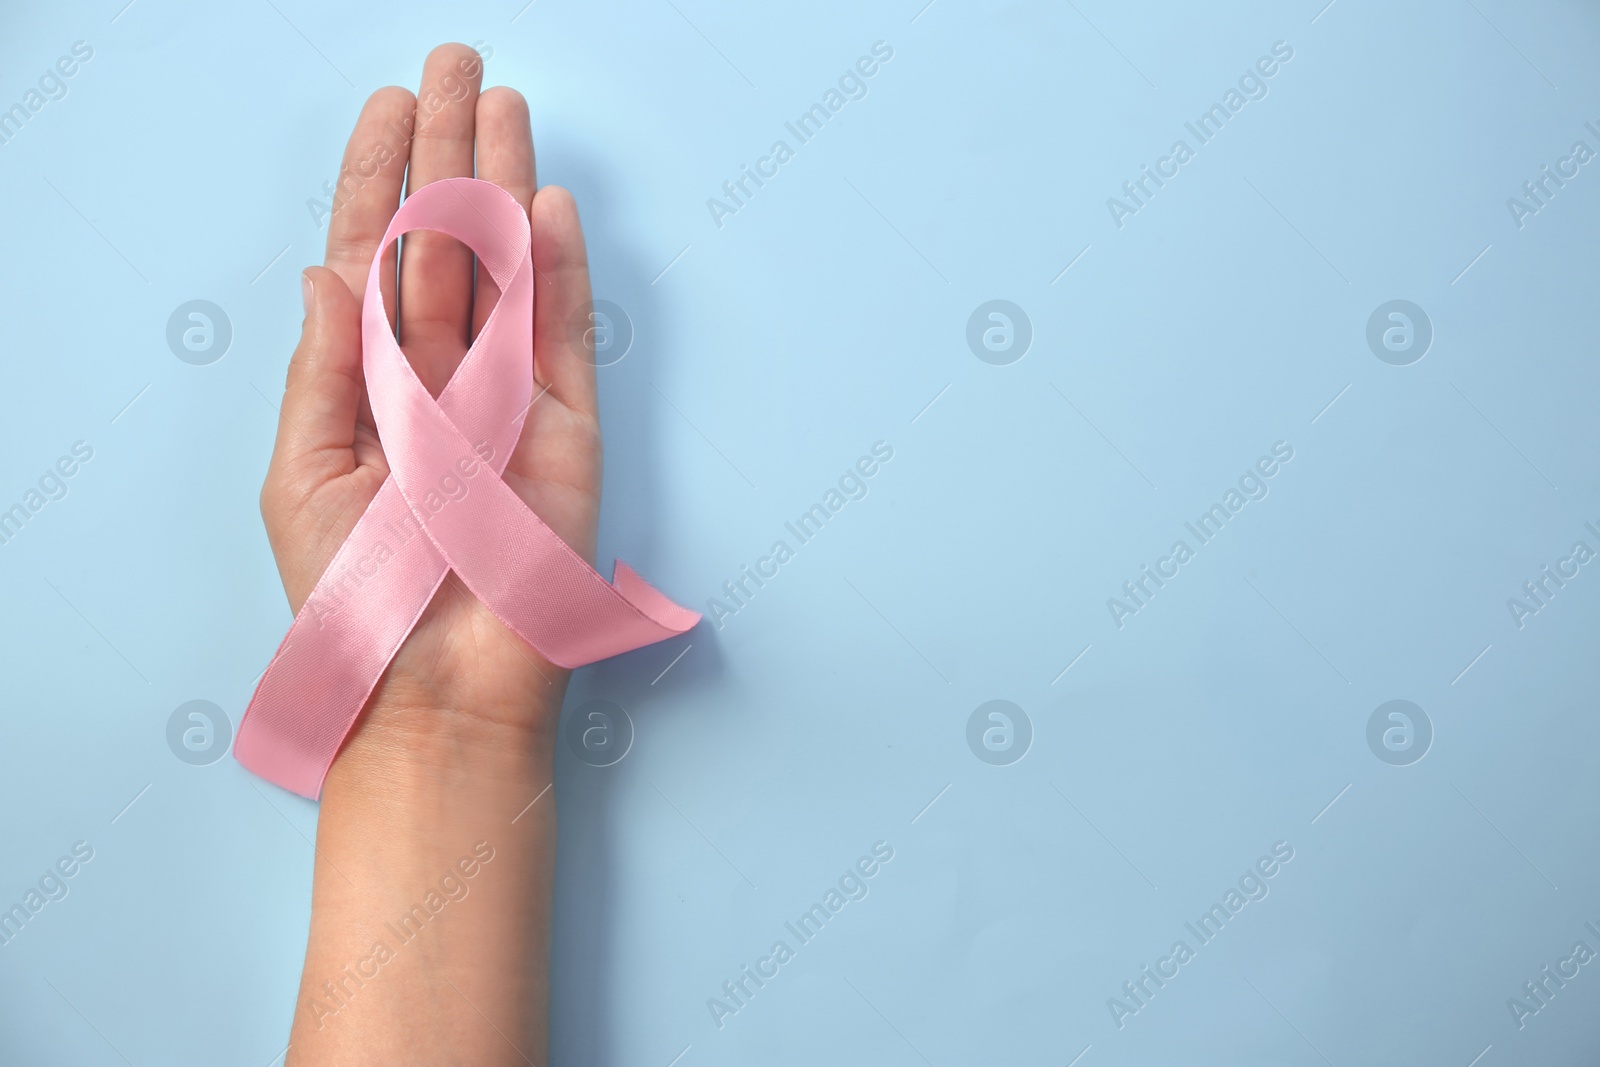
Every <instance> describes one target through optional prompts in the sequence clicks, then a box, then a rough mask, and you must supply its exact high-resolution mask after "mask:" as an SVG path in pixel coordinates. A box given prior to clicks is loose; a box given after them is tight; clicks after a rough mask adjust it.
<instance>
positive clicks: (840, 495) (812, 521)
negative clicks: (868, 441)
mask: <svg viewBox="0 0 1600 1067" xmlns="http://www.w3.org/2000/svg"><path fill="white" fill-rule="evenodd" d="M893 458H894V448H893V447H892V446H891V445H890V444H889V442H887V441H874V442H873V443H872V454H871V455H870V456H861V457H860V458H858V459H857V460H856V462H855V464H854V466H852V467H849V468H847V469H846V470H845V472H844V473H843V474H841V475H840V476H839V481H838V488H834V487H833V486H829V487H828V490H827V492H825V493H823V494H822V499H821V500H820V501H819V502H817V503H815V504H812V505H811V507H810V508H808V509H807V510H805V511H803V512H801V513H800V515H799V517H798V518H796V519H795V520H794V521H793V522H786V523H784V524H783V528H784V529H785V530H787V531H788V532H789V534H790V536H792V537H793V538H794V542H795V543H794V545H793V546H791V545H790V544H789V542H788V541H787V540H784V539H783V538H779V539H778V540H776V541H774V542H773V543H772V547H771V548H770V549H768V550H767V554H766V555H765V556H762V557H760V558H759V559H757V560H756V562H755V567H754V568H751V567H750V566H748V565H743V564H741V565H740V567H739V576H738V577H737V578H732V579H729V580H728V581H726V582H723V583H722V592H723V593H724V594H725V595H726V596H727V600H721V599H719V598H717V597H715V596H713V597H711V598H709V599H708V600H707V601H706V612H705V614H706V617H707V618H708V619H710V620H711V621H712V622H714V623H716V624H717V629H719V630H720V629H722V627H723V625H724V623H723V620H724V619H726V618H728V617H729V616H730V615H737V614H739V612H741V611H743V610H744V609H745V608H746V607H748V606H749V605H750V601H752V600H754V599H755V595H756V594H757V593H758V592H760V591H761V590H762V589H763V588H765V587H766V584H767V582H768V581H770V580H771V579H773V578H776V577H777V576H778V573H779V568H781V567H782V566H783V565H784V564H785V563H788V562H789V561H790V560H791V559H794V557H795V551H796V549H797V548H798V547H799V546H801V545H806V544H809V543H810V542H811V540H812V539H813V538H815V537H816V536H817V534H819V533H821V532H822V528H823V527H824V526H825V525H827V523H828V520H830V519H832V518H833V517H834V516H835V515H838V514H839V512H841V511H843V510H844V506H845V505H846V504H848V503H849V502H850V501H852V500H865V499H866V497H867V491H868V490H867V479H869V478H871V477H872V476H873V475H875V474H877V473H878V471H880V470H882V469H883V468H882V464H885V463H888V462H889V461H890V460H891V459H893ZM769 568H770V569H769ZM752 583H754V586H755V588H753V589H752V588H751V584H752Z"/></svg>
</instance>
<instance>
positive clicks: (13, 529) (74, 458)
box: [0, 441, 94, 545]
mask: <svg viewBox="0 0 1600 1067" xmlns="http://www.w3.org/2000/svg"><path fill="white" fill-rule="evenodd" d="M93 458H94V447H93V446H92V445H90V444H89V442H87V441H74V442H73V443H72V454H71V455H65V456H62V457H60V458H59V459H57V460H56V461H55V462H54V463H52V464H51V465H50V466H48V467H46V468H45V470H44V473H43V474H41V475H39V481H38V483H37V485H35V486H31V487H29V489H28V490H27V492H25V493H23V494H22V499H21V500H20V501H18V502H17V503H15V504H12V505H11V506H10V507H9V508H5V509H4V510H0V545H9V544H10V543H11V541H12V539H13V538H14V537H16V536H17V535H18V534H19V533H21V532H22V528H23V527H24V526H25V525H27V523H28V521H29V520H31V519H32V518H33V517H34V516H35V515H37V514H39V512H41V511H43V510H44V508H45V505H46V504H49V503H50V502H51V501H54V500H63V499H65V498H66V495H67V492H68V490H69V486H68V485H67V481H68V479H70V478H71V477H72V476H73V475H75V474H77V473H78V471H79V470H80V469H81V468H82V466H83V464H85V463H88V462H89V461H90V460H91V459H93Z"/></svg>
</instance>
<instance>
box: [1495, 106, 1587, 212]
mask: <svg viewBox="0 0 1600 1067" xmlns="http://www.w3.org/2000/svg"><path fill="white" fill-rule="evenodd" d="M1583 126H1584V129H1586V130H1588V131H1589V133H1590V134H1592V135H1593V136H1594V137H1595V138H1596V140H1597V143H1600V127H1596V126H1595V124H1594V122H1593V121H1590V122H1585V123H1584V124H1583ZM1594 157H1595V150H1594V149H1593V148H1590V147H1589V142H1588V141H1582V140H1579V141H1574V142H1573V143H1572V148H1571V149H1570V150H1569V151H1568V152H1567V154H1566V155H1564V156H1562V157H1561V158H1560V159H1558V160H1556V165H1555V169H1554V171H1552V170H1551V168H1550V164H1548V163H1544V164H1541V165H1540V167H1539V175H1538V177H1535V178H1530V179H1528V180H1527V181H1525V182H1523V183H1522V197H1515V196H1511V197H1507V198H1506V210H1507V211H1509V212H1510V213H1511V221H1512V222H1514V223H1516V226H1517V229H1519V230H1520V229H1522V228H1523V227H1524V226H1526V225H1527V224H1528V221H1527V220H1528V219H1531V218H1532V217H1533V216H1535V215H1537V214H1538V213H1539V212H1540V211H1541V210H1543V209H1544V208H1547V207H1549V206H1550V201H1551V200H1554V199H1555V196H1556V194H1557V193H1559V192H1560V191H1561V190H1562V189H1564V188H1566V184H1567V182H1569V181H1571V180H1572V179H1574V178H1576V177H1577V176H1578V175H1579V173H1581V169H1582V167H1583V165H1584V164H1585V163H1588V162H1589V161H1590V160H1591V159H1593V158H1594Z"/></svg>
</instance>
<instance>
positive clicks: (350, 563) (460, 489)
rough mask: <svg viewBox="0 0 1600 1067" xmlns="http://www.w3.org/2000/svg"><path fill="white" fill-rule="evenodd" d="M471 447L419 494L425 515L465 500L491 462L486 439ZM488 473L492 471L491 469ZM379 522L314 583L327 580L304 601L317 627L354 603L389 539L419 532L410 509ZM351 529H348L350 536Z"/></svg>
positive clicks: (398, 541)
mask: <svg viewBox="0 0 1600 1067" xmlns="http://www.w3.org/2000/svg"><path fill="white" fill-rule="evenodd" d="M473 447H474V448H475V449H476V450H477V452H476V454H475V455H466V456H460V457H457V459H456V460H455V462H454V463H453V464H448V463H447V464H446V465H445V467H444V473H443V474H441V475H439V477H438V479H437V480H436V481H435V483H434V484H435V488H431V489H429V490H428V491H427V492H426V493H424V494H422V500H421V501H420V502H419V504H420V506H421V507H422V508H423V509H424V510H426V511H427V513H428V514H429V515H437V514H438V513H439V512H441V511H443V510H444V509H445V508H446V507H448V506H449V505H450V504H451V503H452V502H455V501H460V500H465V499H466V498H467V494H468V493H470V492H471V491H472V487H471V485H470V484H469V482H468V479H471V478H473V477H475V476H476V475H477V474H478V472H479V471H482V470H484V469H485V468H486V467H487V466H488V464H490V463H492V462H494V449H493V448H491V447H490V446H489V443H488V442H486V441H480V442H478V443H477V444H476V445H474V446H473ZM458 471H459V472H460V473H459V475H458V474H457V472H458ZM490 473H491V475H492V474H493V469H492V468H490ZM383 525H384V528H383V529H382V530H377V531H359V532H361V533H362V534H364V535H367V536H370V537H371V541H370V542H367V541H363V542H360V543H358V544H356V545H355V546H354V549H353V551H352V552H351V554H350V557H349V558H348V559H346V560H344V561H341V560H340V558H339V557H338V556H335V557H334V561H333V563H331V564H329V565H328V570H327V572H326V573H325V574H324V575H323V577H322V581H321V582H319V583H318V586H319V588H320V587H321V585H322V583H323V582H325V583H327V590H326V593H325V594H324V595H321V596H314V597H312V598H311V599H309V600H307V601H306V603H307V605H309V606H310V608H311V614H312V617H313V618H315V619H316V620H317V625H318V626H321V625H322V620H323V619H325V618H327V617H328V616H330V615H332V614H334V613H335V612H339V611H343V610H344V609H345V608H347V607H349V606H350V605H351V604H352V603H354V602H355V599H356V594H357V593H358V592H359V591H360V590H361V589H362V588H363V587H364V586H366V585H367V584H368V583H370V582H371V581H372V580H373V579H374V578H376V577H377V576H378V571H379V569H380V568H381V567H382V566H383V565H384V564H385V563H387V562H389V561H390V560H391V559H393V558H394V557H395V549H394V548H393V547H390V541H392V542H393V543H394V545H395V546H400V545H404V544H405V543H406V542H408V541H410V540H411V539H412V538H413V537H415V536H416V535H417V534H419V533H421V532H423V531H422V523H421V521H420V520H418V518H417V514H416V511H415V510H412V509H407V511H406V512H405V514H404V515H403V516H401V518H400V522H399V525H396V524H395V523H394V522H385V523H384V524H383ZM358 530H359V528H358ZM355 532H356V531H353V532H352V535H351V536H352V538H353V537H354V536H355ZM385 538H387V540H386V539H385ZM341 554H342V553H341Z"/></svg>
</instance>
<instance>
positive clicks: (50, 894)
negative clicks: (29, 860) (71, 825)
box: [0, 841, 94, 945]
mask: <svg viewBox="0 0 1600 1067" xmlns="http://www.w3.org/2000/svg"><path fill="white" fill-rule="evenodd" d="M92 859H94V846H93V845H91V844H89V842H87V841H77V842H74V843H73V846H72V854H71V855H70V856H62V857H61V858H60V859H58V860H56V861H55V863H54V864H52V865H51V866H49V867H46V868H45V872H44V874H42V875H40V876H39V882H38V887H37V888H35V887H34V886H29V887H28V891H27V892H26V893H24V894H23V895H22V899H21V900H20V901H19V902H18V903H16V904H13V905H11V908H10V909H9V910H7V911H0V945H9V944H11V942H12V941H13V940H15V938H16V937H17V935H18V934H20V933H22V929H23V927H25V926H27V925H28V924H29V923H30V922H32V921H33V920H34V917H35V916H36V915H38V914H39V913H40V912H41V911H43V910H44V909H45V905H47V904H49V903H50V902H51V901H56V900H65V899H67V894H68V893H69V892H70V891H71V886H69V885H68V884H67V883H68V880H69V879H72V878H74V877H76V876H77V874H78V872H79V871H80V870H82V869H83V865H84V864H86V863H88V862H89V861H90V860H92Z"/></svg>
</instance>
